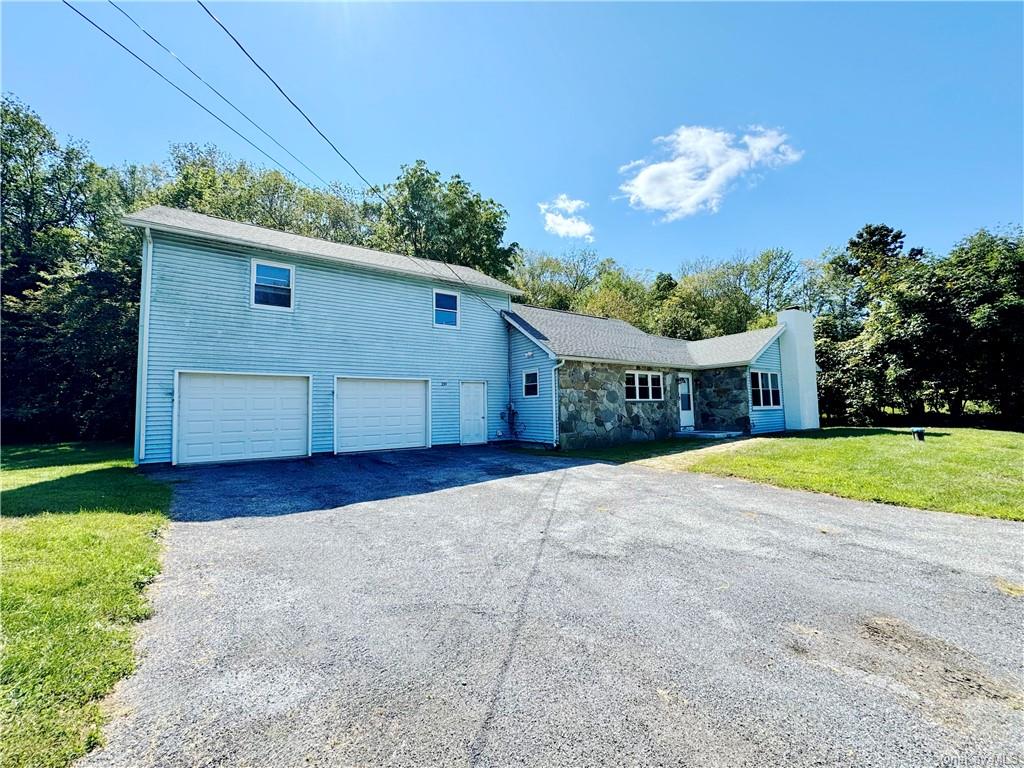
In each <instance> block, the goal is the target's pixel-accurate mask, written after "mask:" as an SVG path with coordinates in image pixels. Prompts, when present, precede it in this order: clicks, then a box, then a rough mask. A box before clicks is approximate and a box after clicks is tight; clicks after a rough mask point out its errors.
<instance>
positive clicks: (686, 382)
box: [679, 373, 693, 429]
mask: <svg viewBox="0 0 1024 768" xmlns="http://www.w3.org/2000/svg"><path fill="white" fill-rule="evenodd" d="M679 428H680V429H693V377H692V376H691V375H690V374H688V373H680V374H679Z"/></svg>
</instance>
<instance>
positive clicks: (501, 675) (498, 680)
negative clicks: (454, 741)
mask: <svg viewBox="0 0 1024 768" xmlns="http://www.w3.org/2000/svg"><path fill="white" fill-rule="evenodd" d="M564 482H565V473H564V472H559V473H558V483H557V485H556V486H555V492H554V495H553V496H552V497H551V504H550V506H549V508H548V514H547V518H546V519H545V520H544V529H543V531H542V532H541V537H540V542H539V543H538V545H537V551H536V552H535V553H534V555H533V563H532V564H531V566H530V571H529V573H527V575H526V580H525V581H524V582H523V589H522V592H520V594H519V600H518V602H517V604H516V610H515V613H514V615H513V620H512V631H511V632H510V634H509V642H508V648H506V649H505V655H504V656H503V657H502V659H501V664H500V666H499V667H498V674H497V675H496V676H495V680H494V688H493V690H492V691H491V698H490V700H489V701H488V702H487V713H486V714H485V715H484V719H483V721H482V722H481V723H480V728H479V729H478V730H477V733H476V736H475V737H474V738H473V741H472V742H471V743H470V745H469V764H470V765H471V766H474V767H475V766H476V765H478V764H479V762H480V758H481V757H482V756H483V753H484V750H485V749H486V748H487V738H488V735H489V734H490V730H491V726H492V724H493V723H494V717H495V707H496V705H497V703H498V697H499V696H500V695H501V692H502V690H503V689H504V688H505V681H506V679H507V678H508V671H509V668H510V667H511V666H512V660H513V659H514V658H515V655H516V650H517V649H518V646H519V636H520V634H521V633H522V631H523V625H524V624H525V623H526V605H527V602H528V601H529V599H530V593H531V592H532V591H533V585H534V582H535V581H536V579H537V572H538V571H539V570H540V561H541V558H542V557H543V555H544V549H545V548H546V547H547V543H548V538H549V536H550V532H551V522H552V520H553V519H554V517H555V512H557V511H558V495H559V494H560V493H561V491H562V485H563V483H564ZM546 490H547V486H546V485H545V487H544V488H543V489H542V490H541V495H543V494H544V492H545V491H546Z"/></svg>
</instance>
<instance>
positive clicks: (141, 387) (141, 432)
mask: <svg viewBox="0 0 1024 768" xmlns="http://www.w3.org/2000/svg"><path fill="white" fill-rule="evenodd" d="M152 275H153V235H152V233H151V232H150V230H149V227H146V228H145V230H144V231H143V236H142V279H141V282H140V285H139V349H138V357H137V362H136V366H137V370H136V372H135V451H134V453H135V457H134V458H135V463H136V464H140V463H142V461H143V459H145V458H146V391H147V389H146V386H147V383H148V380H149V370H148V369H149V286H150V281H151V280H152Z"/></svg>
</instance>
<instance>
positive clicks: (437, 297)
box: [434, 290, 461, 328]
mask: <svg viewBox="0 0 1024 768" xmlns="http://www.w3.org/2000/svg"><path fill="white" fill-rule="evenodd" d="M460 311H461V307H460V306H459V294H457V293H453V292H452V291H438V290H435V291H434V327H435V328H458V327H459V313H460Z"/></svg>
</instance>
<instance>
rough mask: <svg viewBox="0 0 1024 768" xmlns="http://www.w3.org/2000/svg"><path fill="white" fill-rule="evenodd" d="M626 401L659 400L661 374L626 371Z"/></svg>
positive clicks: (660, 396)
mask: <svg viewBox="0 0 1024 768" xmlns="http://www.w3.org/2000/svg"><path fill="white" fill-rule="evenodd" d="M626 399H627V400H661V399H662V387H661V374H660V373H648V372H647V371H626Z"/></svg>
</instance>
